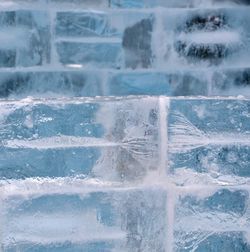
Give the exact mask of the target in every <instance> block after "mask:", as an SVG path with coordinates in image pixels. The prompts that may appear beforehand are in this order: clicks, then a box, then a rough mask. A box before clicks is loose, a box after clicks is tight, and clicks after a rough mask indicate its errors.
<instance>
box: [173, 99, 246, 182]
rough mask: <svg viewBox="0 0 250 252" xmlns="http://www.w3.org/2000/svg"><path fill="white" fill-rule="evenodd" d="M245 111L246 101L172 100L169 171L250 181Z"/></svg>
mask: <svg viewBox="0 0 250 252" xmlns="http://www.w3.org/2000/svg"><path fill="white" fill-rule="evenodd" d="M248 107H249V101H248V100H247V101H242V100H231V99H226V100H221V99H210V100H209V99H205V100H204V99H195V98H194V99H182V100H178V99H177V100H175V99H174V100H172V101H171V105H170V113H169V118H168V122H169V128H168V134H169V143H168V145H169V155H170V156H169V165H170V169H171V170H172V171H173V172H175V171H176V170H178V169H192V170H194V171H196V172H199V173H208V174H210V175H211V176H213V177H215V178H216V177H220V176H223V175H229V174H230V175H235V176H240V177H249V176H250V170H249V169H248V167H249V160H250V157H249V132H250V128H249V125H250V124H249V114H248V112H247V111H248ZM222 111H223V112H222Z"/></svg>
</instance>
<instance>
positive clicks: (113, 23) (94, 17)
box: [56, 11, 150, 38]
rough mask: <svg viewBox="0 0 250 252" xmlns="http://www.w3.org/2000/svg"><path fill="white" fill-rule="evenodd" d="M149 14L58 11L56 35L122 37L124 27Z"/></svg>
mask: <svg viewBox="0 0 250 252" xmlns="http://www.w3.org/2000/svg"><path fill="white" fill-rule="evenodd" d="M149 16H150V14H148V13H143V12H122V13H120V12H110V11H102V12H97V11H85V12H70V11H68V12H58V13H57V16H56V35H57V36H62V37H72V38H74V37H77V38H79V37H107V38H108V37H122V35H123V32H124V30H125V28H126V27H129V26H132V25H134V24H136V23H137V22H140V21H141V20H142V19H143V18H147V17H149Z"/></svg>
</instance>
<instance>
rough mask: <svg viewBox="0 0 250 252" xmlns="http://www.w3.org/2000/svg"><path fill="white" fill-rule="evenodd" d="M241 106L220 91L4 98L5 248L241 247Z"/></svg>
mask: <svg viewBox="0 0 250 252" xmlns="http://www.w3.org/2000/svg"><path fill="white" fill-rule="evenodd" d="M248 107H249V100H247V99H242V98H238V99H233V98H221V97H217V98H171V99H170V98H167V97H155V98H152V97H126V98H93V99H90V98H74V99H66V98H64V99H62V98H61V99H43V100H33V99H24V100H20V101H2V102H1V103H0V110H1V118H0V120H1V131H0V139H1V153H0V160H1V163H0V190H1V195H0V201H1V205H0V222H1V227H2V228H1V238H0V242H1V246H2V247H1V248H2V250H3V251H4V252H5V251H15V250H21V251H32V249H35V251H50V250H53V251H54V250H55V251H57V250H58V251H69V250H74V251H82V250H86V251H93V252H97V251H100V250H101V251H108V252H111V251H126V252H129V251H146V252H147V251H150V252H158V251H170V252H171V251H208V250H210V251H212V252H217V251H242V252H248V251H249V248H250V247H249V246H250V245H249V244H250V242H249V237H250V236H249V235H250V234H249V230H250V222H249V214H250V209H249V207H250V201H249V193H250V189H249V188H250V187H249V185H250V173H249V169H248V166H249V155H248V152H249V151H248V150H249V139H248V135H249V131H250V128H249V120H248V119H249V115H248V112H247V111H248ZM221 111H223V113H221Z"/></svg>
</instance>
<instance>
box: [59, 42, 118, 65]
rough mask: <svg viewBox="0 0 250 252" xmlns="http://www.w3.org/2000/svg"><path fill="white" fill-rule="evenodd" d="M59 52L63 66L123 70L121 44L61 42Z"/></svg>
mask: <svg viewBox="0 0 250 252" xmlns="http://www.w3.org/2000/svg"><path fill="white" fill-rule="evenodd" d="M57 52H58V54H59V58H60V62H61V63H62V64H63V65H82V66H85V67H86V66H87V67H89V66H90V67H102V68H118V69H119V68H121V66H122V58H121V57H122V50H121V44H120V43H117V42H115V43H109V42H108V43H98V42H97V43H80V42H65V41H64V42H60V43H58V44H57Z"/></svg>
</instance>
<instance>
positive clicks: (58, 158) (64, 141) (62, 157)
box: [0, 98, 158, 180]
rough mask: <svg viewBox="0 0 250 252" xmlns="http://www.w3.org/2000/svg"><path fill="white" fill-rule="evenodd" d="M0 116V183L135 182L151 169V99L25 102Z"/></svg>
mask: <svg viewBox="0 0 250 252" xmlns="http://www.w3.org/2000/svg"><path fill="white" fill-rule="evenodd" d="M138 102H139V103H138ZM0 110H1V118H0V120H1V129H0V139H1V152H0V160H1V162H0V176H1V178H7V179H20V178H27V177H65V176H76V175H83V176H88V177H93V176H102V177H107V178H110V179H118V180H127V179H128V180H135V179H139V178H142V177H144V176H146V174H147V170H150V169H152V170H155V169H157V162H158V161H157V155H158V153H157V146H158V132H157V125H158V103H157V99H155V98H139V99H138V98H135V99H133V98H131V99H118V98H113V99H112V98H110V99H109V98H103V99H97V98H95V99H88V98H86V99H80V98H79V99H71V100H69V99H57V100H29V99H27V100H22V101H19V102H18V101H17V102H15V101H12V102H11V101H10V102H4V101H2V102H1V103H0ZM146 160H147V161H146ZM145 161H146V163H147V164H146V165H145Z"/></svg>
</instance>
